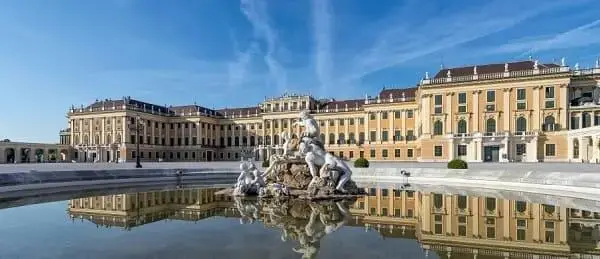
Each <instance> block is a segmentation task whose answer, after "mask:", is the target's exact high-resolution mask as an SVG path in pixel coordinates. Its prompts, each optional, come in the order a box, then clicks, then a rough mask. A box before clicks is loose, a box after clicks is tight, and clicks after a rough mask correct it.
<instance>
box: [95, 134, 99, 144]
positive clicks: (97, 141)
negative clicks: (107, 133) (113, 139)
mask: <svg viewBox="0 0 600 259" xmlns="http://www.w3.org/2000/svg"><path fill="white" fill-rule="evenodd" d="M94 144H96V145H98V144H100V136H99V135H96V137H95V138H94Z"/></svg>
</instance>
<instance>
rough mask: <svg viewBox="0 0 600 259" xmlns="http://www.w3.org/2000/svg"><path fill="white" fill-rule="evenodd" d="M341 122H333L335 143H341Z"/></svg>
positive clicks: (335, 120) (336, 120)
mask: <svg viewBox="0 0 600 259" xmlns="http://www.w3.org/2000/svg"><path fill="white" fill-rule="evenodd" d="M339 123H340V121H339V120H338V119H334V121H333V125H334V127H335V143H336V144H337V143H339V142H338V140H339V139H340V124H339Z"/></svg>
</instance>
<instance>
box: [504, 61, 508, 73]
mask: <svg viewBox="0 0 600 259" xmlns="http://www.w3.org/2000/svg"><path fill="white" fill-rule="evenodd" d="M504 72H508V63H504Z"/></svg>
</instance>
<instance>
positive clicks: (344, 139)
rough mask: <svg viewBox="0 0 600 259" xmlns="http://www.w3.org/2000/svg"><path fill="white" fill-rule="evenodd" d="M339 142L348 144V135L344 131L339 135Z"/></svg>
mask: <svg viewBox="0 0 600 259" xmlns="http://www.w3.org/2000/svg"><path fill="white" fill-rule="evenodd" d="M338 144H346V136H345V135H344V133H340V135H339V136H338Z"/></svg>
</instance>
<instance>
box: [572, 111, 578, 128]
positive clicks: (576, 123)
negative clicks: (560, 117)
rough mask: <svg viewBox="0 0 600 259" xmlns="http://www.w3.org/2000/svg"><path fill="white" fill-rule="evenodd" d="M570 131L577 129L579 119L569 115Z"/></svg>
mask: <svg viewBox="0 0 600 259" xmlns="http://www.w3.org/2000/svg"><path fill="white" fill-rule="evenodd" d="M571 129H579V117H577V116H575V114H572V115H571Z"/></svg>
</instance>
